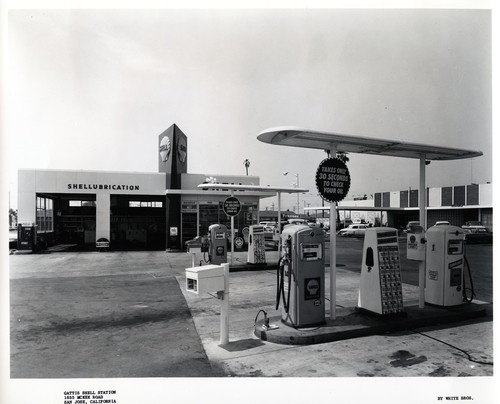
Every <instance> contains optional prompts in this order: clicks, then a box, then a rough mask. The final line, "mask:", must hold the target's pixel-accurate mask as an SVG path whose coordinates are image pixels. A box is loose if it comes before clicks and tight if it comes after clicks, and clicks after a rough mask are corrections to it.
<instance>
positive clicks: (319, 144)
mask: <svg viewBox="0 0 500 404" xmlns="http://www.w3.org/2000/svg"><path fill="white" fill-rule="evenodd" d="M257 139H258V140H260V141H261V142H264V143H270V144H275V145H280V146H293V147H304V148H309V149H321V150H329V149H330V146H331V145H332V144H334V145H335V148H336V150H337V151H339V152H344V153H360V154H374V155H381V156H392V157H406V158H417V159H420V158H422V157H425V159H427V160H457V159H466V158H472V157H479V156H482V155H483V153H482V152H481V151H475V150H465V149H457V148H452V147H442V146H434V145H428V144H420V143H409V142H403V141H395V140H387V139H378V138H369V137H362V136H352V135H344V134H341V133H335V132H325V131H318V130H310V129H304V128H298V127H292V126H283V127H276V128H269V129H266V130H264V131H262V132H261V133H260V134H259V135H258V136H257Z"/></svg>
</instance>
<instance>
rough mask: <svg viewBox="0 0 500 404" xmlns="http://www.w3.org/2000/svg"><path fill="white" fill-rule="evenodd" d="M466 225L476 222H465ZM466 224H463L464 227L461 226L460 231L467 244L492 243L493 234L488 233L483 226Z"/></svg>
mask: <svg viewBox="0 0 500 404" xmlns="http://www.w3.org/2000/svg"><path fill="white" fill-rule="evenodd" d="M467 223H478V222H467ZM467 223H466V224H465V226H462V230H463V231H464V240H465V242H466V243H467V244H472V243H484V244H491V243H493V233H492V232H490V231H489V230H488V229H487V228H486V227H485V226H483V225H476V224H472V225H467ZM479 223H481V222H479Z"/></svg>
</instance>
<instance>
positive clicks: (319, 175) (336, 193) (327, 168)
mask: <svg viewBox="0 0 500 404" xmlns="http://www.w3.org/2000/svg"><path fill="white" fill-rule="evenodd" d="M350 186H351V175H350V174H349V170H348V169H347V166H346V164H345V163H344V162H343V161H341V160H340V159H337V158H327V159H324V160H323V161H322V162H321V163H320V164H319V167H318V169H317V170H316V187H317V189H318V192H319V193H320V195H321V196H322V198H323V199H324V200H326V201H328V202H340V201H341V200H342V199H344V198H345V197H346V196H347V193H348V192H349V187H350Z"/></svg>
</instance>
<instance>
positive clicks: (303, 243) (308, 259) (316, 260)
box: [276, 225, 325, 328]
mask: <svg viewBox="0 0 500 404" xmlns="http://www.w3.org/2000/svg"><path fill="white" fill-rule="evenodd" d="M324 245H325V233H324V231H323V230H322V229H320V228H311V227H309V226H305V225H296V226H289V227H287V228H285V229H284V230H283V233H282V235H281V257H280V260H279V263H278V270H277V284H278V285H277V294H276V310H277V309H278V308H279V305H280V299H282V300H283V306H282V310H281V321H282V322H283V323H285V324H288V325H291V326H293V327H295V328H299V327H311V326H318V325H321V324H324V323H325V304H324V301H325V259H324Z"/></svg>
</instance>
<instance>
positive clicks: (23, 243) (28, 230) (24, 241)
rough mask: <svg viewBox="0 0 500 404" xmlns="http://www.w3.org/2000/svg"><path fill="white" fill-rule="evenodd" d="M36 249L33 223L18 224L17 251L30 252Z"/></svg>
mask: <svg viewBox="0 0 500 404" xmlns="http://www.w3.org/2000/svg"><path fill="white" fill-rule="evenodd" d="M35 248H36V225H35V224H34V223H19V224H18V225H17V249H18V250H31V251H33V250H34V249H35Z"/></svg>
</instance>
